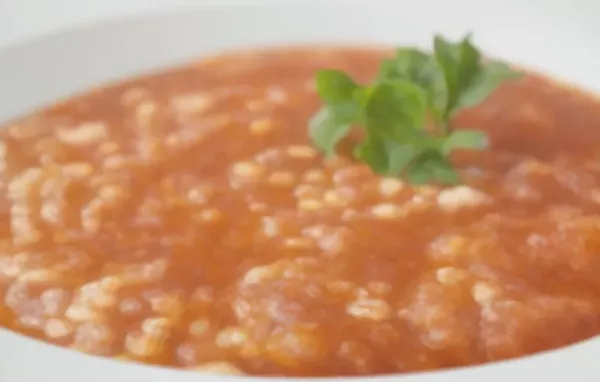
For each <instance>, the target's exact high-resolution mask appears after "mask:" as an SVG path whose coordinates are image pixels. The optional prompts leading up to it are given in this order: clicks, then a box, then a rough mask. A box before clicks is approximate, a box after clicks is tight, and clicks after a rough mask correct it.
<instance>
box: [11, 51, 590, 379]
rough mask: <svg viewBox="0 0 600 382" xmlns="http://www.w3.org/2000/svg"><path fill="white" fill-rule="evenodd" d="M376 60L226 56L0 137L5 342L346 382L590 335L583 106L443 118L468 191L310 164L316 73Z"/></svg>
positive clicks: (527, 104) (503, 103) (533, 101)
mask: <svg viewBox="0 0 600 382" xmlns="http://www.w3.org/2000/svg"><path fill="white" fill-rule="evenodd" d="M387 54H388V52H383V51H375V50H369V49H358V48H357V49H351V48H327V49H324V48H293V49H286V50H267V51H254V52H248V53H244V54H232V55H223V56H219V57H216V58H212V59H209V60H203V61H199V62H195V63H193V64H190V65H187V66H183V67H180V68H177V69H173V70H171V71H168V72H164V73H161V74H156V75H151V76H147V77H143V78H139V79H134V80H131V81H126V82H123V83H121V84H118V85H114V86H110V87H105V88H101V89H98V90H95V91H93V92H90V93H87V94H84V95H81V96H78V97H75V98H72V99H70V100H68V101H66V102H63V103H60V104H57V105H54V106H52V107H50V108H47V109H45V110H43V111H41V112H39V113H36V114H33V115H31V116H28V117H26V118H22V119H21V120H18V121H15V122H13V123H11V124H8V125H7V126H6V127H5V128H4V129H3V131H2V135H1V140H0V169H1V172H0V187H1V188H2V191H3V192H2V196H1V199H0V207H1V212H2V214H3V217H4V218H3V219H1V221H0V296H1V298H0V325H1V326H3V327H5V328H8V329H9V330H13V331H16V332H20V333H23V334H25V335H28V336H32V337H36V338H39V339H41V340H43V341H47V342H50V343H53V344H57V345H60V346H64V347H69V348H73V349H77V350H80V351H83V352H87V353H92V354H97V355H101V356H106V357H114V358H120V359H127V360H134V361H139V362H143V363H148V364H157V365H164V366H169V367H174V368H185V369H195V370H208V371H213V372H218V373H238V374H250V375H285V376H336V375H337V376H341V375H372V374H384V373H405V372H413V371H419V370H431V369H441V368H449V367H455V366H463V365H474V364H480V363H485V362H490V361H495V360H501V359H507V358H514V357H520V356H523V355H526V354H531V353H535V352H539V351H543V350H546V349H551V348H557V347H561V346H565V345H568V344H572V343H574V342H577V341H580V340H583V339H586V338H589V337H592V336H595V335H596V334H598V333H599V332H600V252H599V251H600V155H599V154H600V151H599V149H600V145H599V143H600V104H598V101H596V100H592V99H590V98H589V97H587V96H585V95H583V94H580V93H578V92H577V91H573V90H569V89H566V88H564V87H561V86H558V85H557V84H555V83H553V82H551V81H549V80H548V79H545V78H542V77H539V76H537V75H527V76H526V77H524V78H522V79H520V80H518V81H514V82H511V83H506V84H504V85H503V86H502V87H501V88H500V89H499V90H498V91H497V92H496V93H494V94H493V95H492V96H491V97H490V98H489V99H488V100H486V101H485V102H484V103H483V104H482V105H480V106H478V107H477V108H475V109H473V110H469V111H467V112H464V113H462V114H461V115H460V116H459V117H458V120H457V121H456V123H457V125H460V126H468V127H470V128H477V129H482V130H485V131H486V132H487V133H488V135H489V137H490V139H491V148H490V149H489V150H486V151H483V152H469V153H460V154H459V155H457V156H456V157H454V158H453V160H454V162H455V164H456V166H457V167H458V168H460V169H461V174H462V176H463V179H464V184H463V185H461V186H457V187H446V188H442V187H437V186H423V187H416V188H415V187H411V186H410V185H409V184H406V183H405V182H403V181H401V180H398V179H385V178H382V177H381V176H378V175H375V174H373V173H372V172H371V171H370V170H369V169H368V168H367V167H366V166H364V165H362V164H359V163H356V162H354V161H353V160H351V159H348V158H345V157H335V158H332V159H324V158H323V156H321V155H320V154H319V153H318V152H317V151H316V150H315V149H314V148H313V147H312V146H311V144H310V142H309V140H308V137H307V127H306V126H307V120H308V118H309V117H310V116H311V115H312V114H313V113H314V112H315V110H316V109H317V108H318V106H319V103H318V97H317V96H316V94H315V91H314V86H313V82H312V78H313V76H314V73H315V71H316V70H317V69H320V68H340V69H343V70H346V71H348V72H350V73H351V74H352V75H353V76H354V77H355V78H356V79H358V80H361V81H366V80H368V79H370V78H371V77H372V76H373V75H374V73H375V71H376V68H377V66H378V63H379V61H380V60H381V58H382V57H383V56H384V55H387Z"/></svg>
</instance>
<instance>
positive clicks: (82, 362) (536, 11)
mask: <svg viewBox="0 0 600 382" xmlns="http://www.w3.org/2000/svg"><path fill="white" fill-rule="evenodd" d="M277 3H279V4H277ZM336 3H337V4H336ZM342 4H343V5H342ZM593 4H594V3H590V2H581V3H580V4H578V3H577V2H575V3H569V4H567V3H566V2H563V3H562V5H558V4H555V3H549V2H546V1H543V0H537V1H534V0H530V1H528V2H522V1H518V0H511V1H502V2H501V1H497V2H484V1H481V0H454V1H447V0H420V1H405V0H392V1H385V2H384V1H378V0H371V1H361V2H358V1H350V0H345V1H343V2H336V1H327V2H325V3H321V4H320V5H315V3H314V2H312V1H310V0H303V1H300V2H298V1H293V0H287V1H285V4H284V1H262V2H260V3H257V4H256V5H246V6H228V7H225V6H211V7H207V6H205V7H199V8H198V9H197V10H193V9H191V8H186V9H184V10H181V11H178V12H172V13H164V14H154V15H149V16H148V15H147V16H144V17H139V18H136V19H130V20H117V21H111V22H110V23H105V24H102V25H92V26H85V27H82V28H80V29H79V30H72V31H66V32H60V33H58V34H54V35H51V36H48V37H47V38H43V39H41V40H38V41H32V42H29V43H27V44H24V45H20V46H17V45H15V46H13V47H9V48H5V49H4V50H0V100H2V101H1V102H0V121H4V120H8V119H10V118H13V117H16V116H18V115H20V114H22V113H25V112H27V111H30V110H32V109H34V108H38V107H41V106H43V105H44V104H47V103H49V102H51V101H53V100H56V99H57V98H62V97H66V96H69V95H71V94H73V93H74V92H78V91H83V90H85V89H86V88H88V87H91V86H95V85H98V84H99V83H102V82H105V81H108V80H115V79H119V78H122V77H124V76H128V75H132V74H137V73H139V72H140V71H148V70H151V69H155V68H159V67H165V66H168V65H171V64H175V63H178V62H183V61H185V60H188V59H190V58H193V57H195V56H199V55H205V54H211V53H213V52H217V51H220V50H224V49H230V48H236V47H248V46H257V45H274V44H279V45H282V44H286V43H311V42H312V43H323V42H357V43H361V42H362V43H378V44H381V43H389V44H417V45H423V44H426V43H427V42H428V41H430V37H431V34H432V33H434V32H440V33H443V34H445V35H448V36H450V37H454V38H455V37H458V36H459V35H461V34H463V33H465V32H466V31H468V30H473V31H474V32H475V40H476V42H477V43H478V44H480V45H482V46H483V47H484V48H485V49H486V51H487V52H488V53H490V54H491V55H496V56H500V57H502V58H506V59H509V60H511V61H514V62H518V63H521V64H525V65H527V66H532V67H537V68H540V69H541V70H543V71H545V72H547V73H551V74H554V75H556V76H558V77H560V78H562V79H567V80H571V81H572V82H575V83H578V84H580V85H582V86H584V87H587V88H589V89H591V90H595V91H598V92H600V70H598V68H600V49H593V48H594V45H596V44H597V45H600V42H598V43H596V41H595V40H596V39H595V37H596V36H600V24H598V23H597V22H596V20H595V18H594V17H593V16H594V14H596V15H597V14H599V13H600V3H596V4H598V5H596V6H594V5H593ZM577 5H579V9H577ZM594 7H595V8H596V9H594ZM598 355H600V339H592V340H590V341H587V342H585V343H582V344H579V345H576V346H572V347H568V348H565V349H562V350H558V351H554V352H549V353H545V354H541V355H537V356H534V357H527V358H524V359H520V360H517V361H510V362H503V363H498V364H492V365H487V366H483V367H477V368H467V369H459V370H455V371H442V372H434V373H426V374H416V375H409V376H390V377H377V378H361V379H362V380H370V379H376V380H386V379H387V380H396V379H399V380H402V381H403V382H438V381H440V382H441V381H444V382H471V381H473V382H475V381H477V382H496V381H498V382H500V381H502V382H505V381H509V380H511V379H516V378H528V379H531V380H533V378H541V379H546V380H551V379H554V378H559V379H561V380H567V379H568V378H574V377H576V375H579V377H576V378H577V380H578V381H581V382H587V381H592V380H594V381H595V380H597V378H598V376H600V362H598V361H597V359H598ZM199 378H204V379H205V380H206V379H209V380H211V381H212V380H215V381H217V380H223V379H225V378H226V377H207V376H199V375H197V374H191V373H183V372H175V371H172V370H167V369H160V368H152V367H143V366H139V365H130V364H123V363H118V362H111V361H107V360H104V359H99V358H94V357H89V356H85V355H81V354H76V353H73V352H70V351H66V350H62V349H58V348H55V347H52V346H48V345H44V344H41V343H38V342H36V341H33V340H29V339H24V338H22V337H20V336H17V335H15V334H11V333H9V332H7V331H4V330H2V329H0V381H2V382H38V381H42V380H56V381H57V382H79V381H86V382H107V381H140V382H142V381H143V382H188V381H197V380H198V379H199Z"/></svg>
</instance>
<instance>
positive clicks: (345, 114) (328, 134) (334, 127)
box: [308, 101, 360, 156]
mask: <svg viewBox="0 0 600 382" xmlns="http://www.w3.org/2000/svg"><path fill="white" fill-rule="evenodd" d="M359 113H360V108H359V107H358V105H357V104H356V103H354V102H352V101H349V102H342V103H339V104H337V105H330V106H324V107H323V108H321V110H319V112H317V114H315V116H314V117H313V118H312V119H311V120H310V121H309V127H308V135H309V137H310V138H311V140H312V141H313V143H314V144H315V146H317V148H319V149H320V150H321V151H323V152H324V153H325V156H331V155H333V154H334V153H335V148H336V146H337V144H338V143H339V142H340V141H341V140H342V139H343V138H344V137H345V136H346V135H347V134H348V132H349V131H350V126H351V125H352V124H353V123H355V122H356V121H357V119H358V117H359Z"/></svg>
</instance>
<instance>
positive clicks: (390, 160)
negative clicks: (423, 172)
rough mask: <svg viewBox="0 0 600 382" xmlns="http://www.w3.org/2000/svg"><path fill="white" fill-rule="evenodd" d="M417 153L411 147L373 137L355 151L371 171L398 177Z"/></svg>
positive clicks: (355, 154)
mask: <svg viewBox="0 0 600 382" xmlns="http://www.w3.org/2000/svg"><path fill="white" fill-rule="evenodd" d="M416 154H417V153H416V151H415V150H414V148H413V147H412V146H410V145H403V144H399V143H396V142H393V141H389V140H388V141H386V140H385V139H384V138H382V137H379V136H376V135H371V136H369V138H368V139H367V140H366V141H365V142H363V143H362V144H361V145H359V146H358V147H357V148H356V150H355V151H354V156H355V157H356V158H357V159H359V160H362V161H363V162H365V163H367V164H368V165H369V166H370V167H371V169H372V170H373V171H374V172H376V173H378V174H382V175H386V176H398V175H400V173H402V171H403V170H404V168H405V167H406V166H407V165H408V164H409V163H410V162H411V161H412V160H413V159H414V158H415V156H416Z"/></svg>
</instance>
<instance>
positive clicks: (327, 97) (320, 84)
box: [316, 70, 359, 103]
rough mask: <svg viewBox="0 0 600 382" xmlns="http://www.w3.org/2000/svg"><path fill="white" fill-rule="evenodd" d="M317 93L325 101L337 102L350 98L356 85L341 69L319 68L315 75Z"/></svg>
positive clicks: (356, 87)
mask: <svg viewBox="0 0 600 382" xmlns="http://www.w3.org/2000/svg"><path fill="white" fill-rule="evenodd" d="M316 86H317V93H318V94H319V96H320V97H321V99H322V100H323V101H324V102H325V103H337V102H342V101H347V100H350V99H351V98H352V94H353V92H354V91H355V90H356V89H358V87H359V86H358V85H357V84H356V83H355V82H354V81H353V80H352V78H350V76H348V75H347V74H346V73H344V72H343V71H341V70H320V71H319V72H317V76H316Z"/></svg>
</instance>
